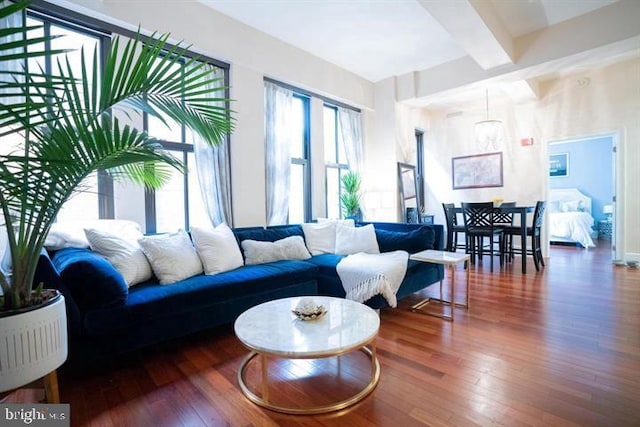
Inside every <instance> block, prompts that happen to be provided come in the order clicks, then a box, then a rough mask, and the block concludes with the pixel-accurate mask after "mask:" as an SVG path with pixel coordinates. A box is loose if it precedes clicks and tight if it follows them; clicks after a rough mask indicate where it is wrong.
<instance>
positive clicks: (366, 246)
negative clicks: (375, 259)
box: [335, 224, 380, 255]
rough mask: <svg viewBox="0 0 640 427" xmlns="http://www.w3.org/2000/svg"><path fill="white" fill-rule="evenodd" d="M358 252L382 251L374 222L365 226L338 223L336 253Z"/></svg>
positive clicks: (348, 253)
mask: <svg viewBox="0 0 640 427" xmlns="http://www.w3.org/2000/svg"><path fill="white" fill-rule="evenodd" d="M358 252H365V253H368V254H379V253H380V248H379V247H378V240H377V239H376V230H375V228H374V227H373V224H368V225H365V226H364V227H346V226H344V225H341V224H338V225H336V247H335V253H336V254H338V255H351V254H355V253H358Z"/></svg>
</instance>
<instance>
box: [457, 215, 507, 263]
mask: <svg viewBox="0 0 640 427" xmlns="http://www.w3.org/2000/svg"><path fill="white" fill-rule="evenodd" d="M462 216H463V218H464V227H465V234H466V236H467V243H468V244H469V248H468V249H469V253H470V254H471V262H475V257H476V253H477V254H478V259H479V260H480V261H482V255H483V250H482V249H483V247H482V244H483V239H484V237H488V238H489V256H490V260H491V271H493V256H494V250H495V243H496V241H495V239H496V237H497V238H498V242H497V243H498V247H499V248H500V249H499V250H498V255H499V256H500V265H502V264H503V262H504V252H503V250H502V248H504V246H503V243H504V242H503V235H504V234H503V229H502V228H500V227H496V226H495V224H494V210H493V202H481V203H464V202H463V203H462Z"/></svg>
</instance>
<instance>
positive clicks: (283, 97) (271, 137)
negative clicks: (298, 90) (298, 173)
mask: <svg viewBox="0 0 640 427" xmlns="http://www.w3.org/2000/svg"><path fill="white" fill-rule="evenodd" d="M264 90H265V116H264V117H265V119H264V127H265V150H266V156H265V157H266V174H267V176H266V186H267V188H266V193H267V225H279V224H286V223H287V221H288V215H289V188H290V182H291V154H290V151H291V132H290V129H291V123H290V121H291V117H292V114H291V113H292V110H293V92H292V91H290V90H288V89H285V88H283V87H281V86H278V85H276V84H273V83H270V82H265V83H264Z"/></svg>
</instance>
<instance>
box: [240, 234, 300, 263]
mask: <svg viewBox="0 0 640 427" xmlns="http://www.w3.org/2000/svg"><path fill="white" fill-rule="evenodd" d="M241 245H242V250H243V251H244V257H245V264H247V265H255V264H265V263H267V262H273V261H280V260H283V259H309V258H311V254H309V251H308V250H307V247H306V246H305V245H304V240H303V239H302V237H301V236H290V237H286V238H284V239H280V240H276V241H275V242H261V241H259V240H251V239H247V240H243V241H242V243H241Z"/></svg>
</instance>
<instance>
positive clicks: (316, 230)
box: [302, 222, 336, 255]
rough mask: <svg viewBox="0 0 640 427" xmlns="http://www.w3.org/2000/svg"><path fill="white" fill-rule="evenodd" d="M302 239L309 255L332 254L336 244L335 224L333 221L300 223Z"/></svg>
mask: <svg viewBox="0 0 640 427" xmlns="http://www.w3.org/2000/svg"><path fill="white" fill-rule="evenodd" d="M302 231H303V232H304V241H305V243H306V244H307V249H309V252H311V255H320V254H332V253H333V251H334V250H335V246H336V225H335V223H334V222H323V223H318V224H313V223H304V224H302Z"/></svg>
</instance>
